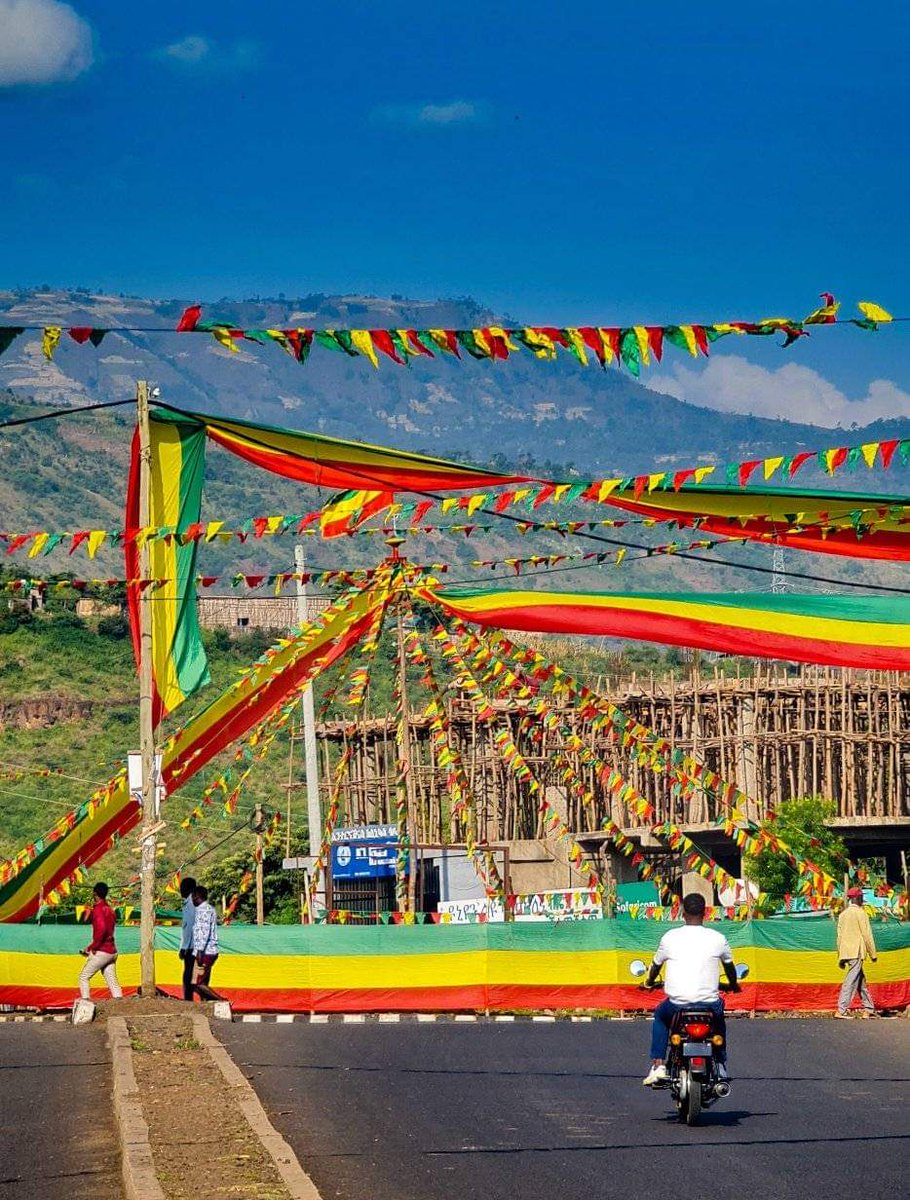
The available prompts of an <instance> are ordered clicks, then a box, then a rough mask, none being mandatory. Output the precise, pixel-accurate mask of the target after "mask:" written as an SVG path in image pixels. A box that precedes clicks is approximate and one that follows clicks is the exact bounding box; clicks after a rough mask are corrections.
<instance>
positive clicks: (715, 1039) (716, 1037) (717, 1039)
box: [711, 1033, 724, 1046]
mask: <svg viewBox="0 0 910 1200" xmlns="http://www.w3.org/2000/svg"><path fill="white" fill-rule="evenodd" d="M711 1041H712V1042H713V1043H714V1045H715V1046H722V1045H723V1044H724V1039H723V1038H722V1037H721V1036H720V1034H719V1033H715V1035H714V1037H713V1038H711Z"/></svg>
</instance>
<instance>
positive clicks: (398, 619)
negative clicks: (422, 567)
mask: <svg viewBox="0 0 910 1200" xmlns="http://www.w3.org/2000/svg"><path fill="white" fill-rule="evenodd" d="M402 541H403V539H402V538H400V537H390V538H387V539H386V545H387V546H388V547H389V548H390V549H391V551H392V555H391V557H392V560H393V561H394V562H400V561H401V555H400V553H399V549H398V548H399V546H400V545H401V543H402ZM403 603H404V598H403V596H401V597H399V599H398V602H397V604H396V606H395V623H396V631H397V634H398V690H399V694H400V708H401V716H400V719H401V725H402V736H401V738H400V739H399V740H400V746H399V747H398V752H399V754H400V755H401V774H402V778H403V779H404V790H405V800H406V803H407V831H408V832H407V837H408V891H407V909H406V911H407V912H411V913H412V912H413V911H414V900H415V888H416V885H417V879H416V872H417V861H416V855H415V853H414V847H415V844H416V840H417V839H416V837H415V829H414V777H413V772H412V769H411V768H412V763H411V710H410V705H409V703H408V678H407V675H408V659H407V653H406V651H405V645H404V621H403V620H402V605H403Z"/></svg>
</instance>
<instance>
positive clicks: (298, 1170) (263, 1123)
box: [142, 1013, 322, 1200]
mask: <svg viewBox="0 0 910 1200" xmlns="http://www.w3.org/2000/svg"><path fill="white" fill-rule="evenodd" d="M193 1030H194V1033H195V1035H196V1040H197V1041H198V1042H199V1044H200V1045H202V1046H205V1048H206V1050H208V1052H209V1055H210V1057H211V1059H212V1061H213V1062H214V1064H215V1066H216V1067H217V1068H218V1070H219V1071H220V1072H221V1074H222V1075H223V1076H224V1080H225V1083H227V1085H228V1087H229V1088H230V1089H231V1091H232V1092H233V1094H234V1096H235V1098H236V1100H237V1104H238V1106H239V1108H240V1111H241V1112H242V1113H243V1115H244V1117H246V1120H247V1123H248V1125H249V1126H250V1128H251V1129H252V1131H253V1133H255V1135H256V1136H257V1137H258V1138H259V1140H260V1142H261V1143H262V1145H263V1147H264V1148H265V1150H266V1151H267V1153H268V1155H269V1157H270V1158H271V1160H272V1162H273V1163H274V1164H275V1166H276V1167H277V1169H278V1174H279V1175H280V1176H281V1178H282V1181H283V1183H284V1186H285V1187H286V1188H287V1189H288V1192H289V1193H290V1195H291V1200H322V1198H321V1196H320V1195H319V1191H318V1190H317V1188H316V1185H315V1184H314V1183H313V1181H312V1179H310V1177H309V1175H307V1173H306V1172H305V1171H304V1169H303V1167H301V1165H300V1163H299V1162H298V1160H297V1156H296V1154H295V1153H294V1151H293V1150H292V1149H291V1147H290V1146H289V1145H288V1144H287V1142H286V1141H285V1140H284V1138H283V1137H282V1136H281V1134H280V1133H279V1132H278V1130H277V1129H276V1128H275V1127H274V1125H273V1124H272V1123H271V1121H270V1120H269V1118H268V1116H267V1115H266V1111H265V1109H264V1108H263V1107H262V1104H261V1103H260V1100H259V1097H258V1096H257V1095H256V1093H255V1091H254V1090H253V1085H252V1084H251V1083H250V1081H249V1080H248V1079H247V1078H246V1076H245V1075H244V1074H243V1072H242V1071H241V1070H240V1068H239V1067H238V1066H237V1064H236V1063H235V1062H234V1060H233V1059H232V1058H231V1056H230V1055H229V1054H228V1052H227V1050H225V1048H224V1047H223V1046H222V1044H221V1043H220V1042H219V1041H218V1039H217V1038H216V1037H215V1035H214V1034H213V1033H212V1029H211V1026H210V1025H209V1022H208V1018H207V1017H204V1016H202V1015H201V1014H199V1013H197V1014H196V1015H195V1016H194V1017H193ZM142 1200H145V1198H144V1197H143V1198H142ZM148 1200H152V1198H151V1197H149V1198H148Z"/></svg>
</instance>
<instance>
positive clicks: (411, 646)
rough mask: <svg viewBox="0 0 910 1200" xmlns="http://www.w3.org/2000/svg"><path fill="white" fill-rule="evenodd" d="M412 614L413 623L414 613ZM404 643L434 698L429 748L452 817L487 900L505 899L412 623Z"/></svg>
mask: <svg viewBox="0 0 910 1200" xmlns="http://www.w3.org/2000/svg"><path fill="white" fill-rule="evenodd" d="M410 615H411V621H412V622H413V613H411V614H410ZM404 644H405V652H406V653H407V655H408V657H409V659H410V661H411V662H412V663H413V664H414V665H415V666H418V667H421V668H422V670H423V676H422V679H421V682H422V683H423V684H424V686H425V687H426V688H427V690H428V691H429V692H430V696H431V699H430V701H429V703H428V704H427V705H426V707H425V708H424V710H423V715H424V716H425V717H427V718H428V719H429V723H430V724H429V732H430V748H431V751H432V754H433V758H434V761H435V763H436V768H437V770H438V771H440V773H442V775H443V777H444V779H445V784H446V791H447V792H448V794H449V798H450V800H451V802H452V809H451V815H452V817H453V818H454V819H455V820H457V821H458V823H459V827H460V829H461V831H462V836H463V837H464V841H465V848H466V851H467V854H468V857H469V859H470V860H471V864H472V866H473V867H474V872H475V874H476V875H477V877H478V879H479V880H480V881H481V883H482V884H483V887H484V891H485V893H486V895H487V897H488V898H490V899H498V900H502V899H504V896H505V885H504V883H503V880H502V878H501V877H500V874H499V871H498V870H497V867H496V863H495V861H494V858H493V855H492V853H491V852H490V851H489V850H484V849H483V848H482V847H481V846H479V844H478V842H477V810H476V807H475V802H474V796H473V794H472V790H471V786H470V784H469V782H468V777H467V773H466V771H465V769H464V762H463V761H462V758H461V754H460V753H459V751H458V749H457V748H456V747H455V746H454V745H453V741H452V737H451V730H450V728H449V723H448V718H447V716H446V707H445V699H444V696H443V691H442V688H441V687H440V685H439V681H438V680H437V678H436V674H435V672H434V670H433V664H432V661H431V659H430V656H429V655H428V654H427V653H426V651H425V650H424V648H423V645H422V643H421V640H420V635H419V634H418V632H417V630H416V628H415V627H414V626H413V624H409V625H408V626H406V627H405V633H404Z"/></svg>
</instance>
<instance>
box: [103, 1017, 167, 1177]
mask: <svg viewBox="0 0 910 1200" xmlns="http://www.w3.org/2000/svg"><path fill="white" fill-rule="evenodd" d="M107 1040H108V1045H109V1046H110V1048H111V1059H112V1063H113V1072H114V1116H115V1117H116V1120H117V1128H118V1129H119V1130H120V1149H121V1154H122V1157H123V1184H124V1189H125V1192H126V1200H166V1197H165V1195H164V1192H163V1191H162V1189H161V1184H160V1183H159V1182H158V1176H157V1175H156V1174H155V1164H154V1162H153V1161H152V1147H151V1145H150V1143H149V1129H148V1125H147V1124H146V1120H145V1116H144V1115H143V1112H142V1100H141V1098H140V1096H139V1089H138V1087H137V1086H136V1076H135V1074H134V1072H133V1051H132V1047H131V1045H130V1035H129V1030H128V1029H127V1027H126V1021H125V1019H124V1018H123V1017H110V1018H109V1019H108V1023H107Z"/></svg>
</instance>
